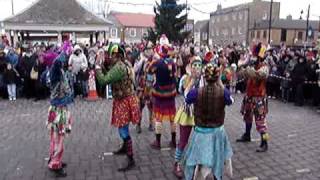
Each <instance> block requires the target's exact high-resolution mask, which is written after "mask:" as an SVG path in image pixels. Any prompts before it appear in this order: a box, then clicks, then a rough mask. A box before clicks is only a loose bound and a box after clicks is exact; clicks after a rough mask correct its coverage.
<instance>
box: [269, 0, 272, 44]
mask: <svg viewBox="0 0 320 180" xmlns="http://www.w3.org/2000/svg"><path fill="white" fill-rule="evenodd" d="M272 5H273V0H271V3H270V15H269V16H270V17H269V36H268V44H270V42H271V21H272Z"/></svg>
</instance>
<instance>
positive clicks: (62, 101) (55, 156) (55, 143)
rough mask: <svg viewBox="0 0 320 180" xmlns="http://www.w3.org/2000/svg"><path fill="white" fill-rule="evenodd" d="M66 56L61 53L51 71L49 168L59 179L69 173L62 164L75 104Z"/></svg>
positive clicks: (48, 125)
mask: <svg viewBox="0 0 320 180" xmlns="http://www.w3.org/2000/svg"><path fill="white" fill-rule="evenodd" d="M65 63H66V54H65V53H64V52H63V53H61V54H60V55H59V56H58V57H57V58H56V59H55V60H54V62H53V65H52V68H51V70H50V91H51V96H50V99H51V100H50V104H51V105H50V108H49V114H48V121H47V128H48V129H49V131H50V149H49V155H50V156H49V161H48V167H49V169H50V170H51V171H53V172H55V174H56V176H57V177H65V176H67V173H66V172H65V171H64V169H63V168H65V167H66V164H65V163H63V162H62V156H63V152H64V142H63V141H64V138H65V135H66V134H67V133H70V132H71V123H72V119H71V115H70V112H69V110H68V105H69V104H71V103H72V102H73V94H72V90H71V88H70V84H69V81H68V79H67V77H66V73H65V71H64V69H63V68H64V64H65Z"/></svg>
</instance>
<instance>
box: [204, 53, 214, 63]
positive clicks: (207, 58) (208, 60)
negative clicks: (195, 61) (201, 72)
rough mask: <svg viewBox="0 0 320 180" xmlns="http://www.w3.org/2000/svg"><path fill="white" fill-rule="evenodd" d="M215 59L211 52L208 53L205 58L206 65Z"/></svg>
mask: <svg viewBox="0 0 320 180" xmlns="http://www.w3.org/2000/svg"><path fill="white" fill-rule="evenodd" d="M212 58H213V53H212V52H211V51H209V52H207V53H206V55H205V56H204V61H205V62H206V63H209V62H210V61H211V59H212Z"/></svg>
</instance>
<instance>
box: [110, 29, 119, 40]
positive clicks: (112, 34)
mask: <svg viewBox="0 0 320 180" xmlns="http://www.w3.org/2000/svg"><path fill="white" fill-rule="evenodd" d="M113 32H115V33H113ZM110 36H111V37H112V38H116V37H118V28H116V27H113V28H111V29H110Z"/></svg>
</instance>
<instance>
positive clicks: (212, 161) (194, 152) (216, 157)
mask: <svg viewBox="0 0 320 180" xmlns="http://www.w3.org/2000/svg"><path fill="white" fill-rule="evenodd" d="M232 155H233V152H232V148H231V145H230V142H229V139H228V136H227V134H226V132H225V129H224V126H221V127H218V128H200V127H195V130H194V132H193V134H192V136H191V139H190V140H189V145H188V147H187V150H186V153H185V157H184V161H183V164H184V173H185V178H186V180H191V179H192V178H193V173H194V171H195V168H196V166H197V165H201V166H204V167H208V168H210V169H211V173H212V174H213V175H214V176H215V177H216V178H217V180H221V177H222V175H223V168H224V163H225V162H226V161H227V160H228V159H231V157H232Z"/></svg>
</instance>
